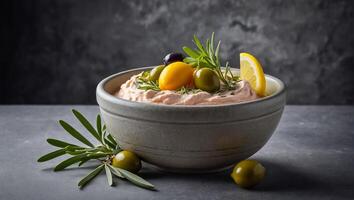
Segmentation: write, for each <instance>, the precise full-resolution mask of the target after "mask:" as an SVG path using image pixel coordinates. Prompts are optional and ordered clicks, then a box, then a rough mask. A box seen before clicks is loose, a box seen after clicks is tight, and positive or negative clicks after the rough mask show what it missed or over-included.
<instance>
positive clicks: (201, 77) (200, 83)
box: [193, 68, 220, 92]
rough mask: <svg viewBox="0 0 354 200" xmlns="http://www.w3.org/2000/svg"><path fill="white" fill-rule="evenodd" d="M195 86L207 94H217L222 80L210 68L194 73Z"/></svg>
mask: <svg viewBox="0 0 354 200" xmlns="http://www.w3.org/2000/svg"><path fill="white" fill-rule="evenodd" d="M193 80H194V85H195V86H196V87H197V88H198V89H201V90H204V91H207V92H215V91H217V90H219V89H220V80H219V77H218V75H216V73H215V72H214V71H213V70H211V69H209V68H201V69H199V70H198V71H196V72H195V73H194V76H193Z"/></svg>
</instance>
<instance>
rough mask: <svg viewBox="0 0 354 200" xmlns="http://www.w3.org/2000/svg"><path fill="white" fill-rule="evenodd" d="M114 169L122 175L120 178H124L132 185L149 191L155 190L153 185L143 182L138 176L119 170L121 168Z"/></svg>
mask: <svg viewBox="0 0 354 200" xmlns="http://www.w3.org/2000/svg"><path fill="white" fill-rule="evenodd" d="M116 169H117V170H118V171H119V172H120V173H121V174H122V176H124V177H125V178H126V179H128V180H129V181H130V182H132V183H134V184H135V185H137V186H139V187H142V188H146V189H150V190H154V189H155V186H154V185H152V184H151V183H149V182H147V181H146V180H144V179H143V178H141V177H140V176H138V175H136V174H133V173H131V172H130V171H127V170H125V169H121V168H116Z"/></svg>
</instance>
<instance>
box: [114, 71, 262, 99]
mask: <svg viewBox="0 0 354 200" xmlns="http://www.w3.org/2000/svg"><path fill="white" fill-rule="evenodd" d="M138 76H139V75H134V76H132V77H131V78H130V79H129V80H128V81H126V82H125V83H124V84H122V85H121V87H120V90H119V91H118V92H116V93H115V94H114V95H115V96H116V97H118V98H122V99H126V100H131V101H137V102H146V103H157V104H168V105H218V104H229V103H240V102H244V101H251V100H255V99H257V98H259V96H257V94H256V93H255V91H253V90H252V88H251V86H250V84H249V83H248V82H247V81H244V80H242V81H240V82H238V83H237V85H236V88H235V89H234V90H228V91H225V92H219V93H208V92H204V91H200V92H196V93H188V94H181V93H179V92H177V91H172V90H162V91H154V90H141V89H138V88H137V86H136V83H135V82H136V79H137V77H138Z"/></svg>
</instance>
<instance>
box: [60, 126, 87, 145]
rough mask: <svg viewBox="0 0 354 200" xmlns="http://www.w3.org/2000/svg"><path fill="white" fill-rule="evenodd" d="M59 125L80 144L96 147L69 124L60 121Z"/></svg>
mask: <svg viewBox="0 0 354 200" xmlns="http://www.w3.org/2000/svg"><path fill="white" fill-rule="evenodd" d="M59 123H60V125H61V126H62V127H63V128H64V129H65V130H66V131H67V132H68V133H69V134H70V135H72V136H73V137H74V138H76V139H77V140H79V141H80V142H82V143H84V144H86V145H87V146H90V147H94V145H93V144H92V143H91V142H90V141H88V140H87V139H86V138H85V137H84V136H82V135H81V134H80V133H79V132H78V131H77V130H76V129H74V128H73V127H72V126H70V125H69V124H68V123H66V122H65V121H63V120H59Z"/></svg>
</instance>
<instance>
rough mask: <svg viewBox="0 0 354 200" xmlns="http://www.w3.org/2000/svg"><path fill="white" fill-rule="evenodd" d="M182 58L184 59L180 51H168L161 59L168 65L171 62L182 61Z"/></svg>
mask: <svg viewBox="0 0 354 200" xmlns="http://www.w3.org/2000/svg"><path fill="white" fill-rule="evenodd" d="M183 59H184V55H183V54H181V53H169V54H167V55H166V56H165V58H164V59H163V63H164V64H165V65H169V64H171V63H173V62H177V61H183Z"/></svg>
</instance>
